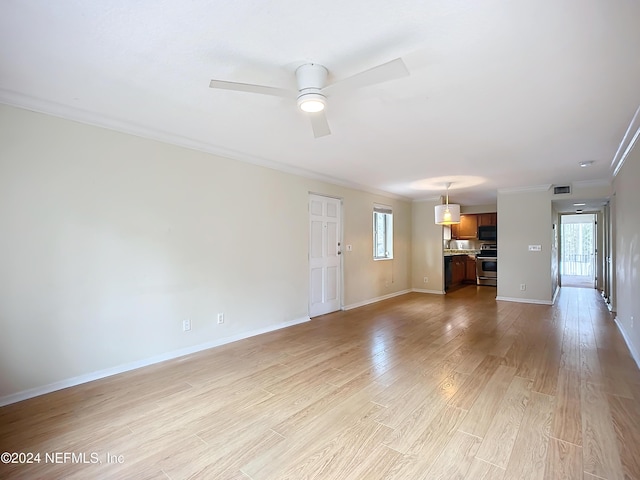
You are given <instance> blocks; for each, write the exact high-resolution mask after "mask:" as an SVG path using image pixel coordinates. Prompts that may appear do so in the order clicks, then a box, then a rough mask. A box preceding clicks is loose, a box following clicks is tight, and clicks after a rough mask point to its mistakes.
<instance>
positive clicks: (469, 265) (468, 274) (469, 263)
mask: <svg viewBox="0 0 640 480" xmlns="http://www.w3.org/2000/svg"><path fill="white" fill-rule="evenodd" d="M464 280H465V282H466V283H476V258H475V257H472V256H470V255H469V256H467V259H466V261H465V277H464Z"/></svg>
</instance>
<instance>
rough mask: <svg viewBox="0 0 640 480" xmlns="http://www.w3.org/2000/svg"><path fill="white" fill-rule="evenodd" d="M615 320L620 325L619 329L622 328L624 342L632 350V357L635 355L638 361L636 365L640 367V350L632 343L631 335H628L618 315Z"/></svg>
mask: <svg viewBox="0 0 640 480" xmlns="http://www.w3.org/2000/svg"><path fill="white" fill-rule="evenodd" d="M614 321H615V322H616V325H617V326H618V330H620V333H621V334H622V338H624V342H625V343H626V344H627V348H628V349H629V351H630V352H631V357H633V360H634V361H635V362H636V365H637V366H638V368H640V354H638V351H637V350H636V349H635V347H634V346H633V343H631V340H630V339H629V335H627V332H626V331H625V329H624V327H623V325H622V322H620V320H618V317H617V316H616V318H615V320H614Z"/></svg>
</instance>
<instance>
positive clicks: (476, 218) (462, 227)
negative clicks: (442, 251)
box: [451, 212, 498, 240]
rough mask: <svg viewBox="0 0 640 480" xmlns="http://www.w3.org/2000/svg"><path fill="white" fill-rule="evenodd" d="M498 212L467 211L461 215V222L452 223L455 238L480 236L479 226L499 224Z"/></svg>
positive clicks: (452, 236)
mask: <svg viewBox="0 0 640 480" xmlns="http://www.w3.org/2000/svg"><path fill="white" fill-rule="evenodd" d="M497 225H498V214H497V213H496V212H493V213H465V214H462V215H460V224H458V225H451V238H452V239H453V240H473V239H475V238H478V227H485V226H497Z"/></svg>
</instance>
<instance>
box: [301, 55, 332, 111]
mask: <svg viewBox="0 0 640 480" xmlns="http://www.w3.org/2000/svg"><path fill="white" fill-rule="evenodd" d="M327 73H328V72H327V69H326V68H325V67H323V66H322V65H318V64H317V63H306V64H304V65H300V66H299V67H298V68H297V69H296V80H297V81H298V107H300V109H301V110H303V111H305V112H319V111H322V110H324V107H325V105H326V103H327V97H325V96H324V95H323V94H322V91H321V90H322V88H324V86H325V83H326V81H327Z"/></svg>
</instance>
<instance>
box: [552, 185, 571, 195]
mask: <svg viewBox="0 0 640 480" xmlns="http://www.w3.org/2000/svg"><path fill="white" fill-rule="evenodd" d="M565 193H571V185H561V186H559V187H553V194H554V195H562V194H565Z"/></svg>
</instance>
